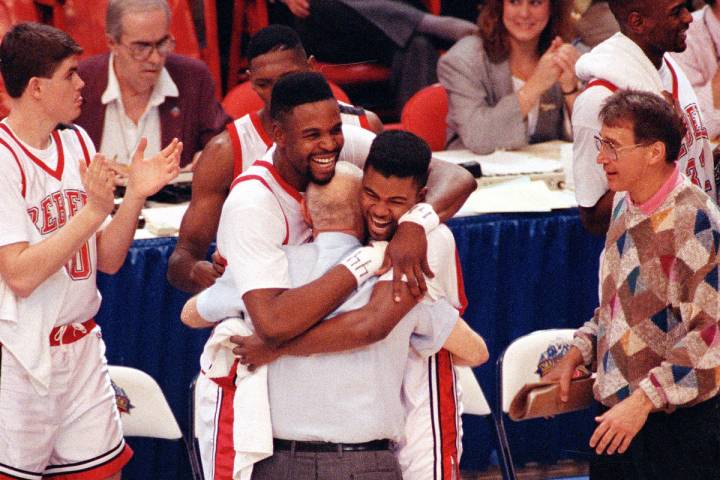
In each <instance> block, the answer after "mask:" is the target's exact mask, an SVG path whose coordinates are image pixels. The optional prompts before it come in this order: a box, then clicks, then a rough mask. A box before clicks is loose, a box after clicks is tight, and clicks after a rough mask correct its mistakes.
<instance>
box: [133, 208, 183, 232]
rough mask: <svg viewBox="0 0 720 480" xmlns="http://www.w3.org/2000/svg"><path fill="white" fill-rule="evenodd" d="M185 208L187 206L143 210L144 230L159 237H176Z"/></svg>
mask: <svg viewBox="0 0 720 480" xmlns="http://www.w3.org/2000/svg"><path fill="white" fill-rule="evenodd" d="M187 207H188V206H187V205H173V206H172V207H159V208H143V211H142V214H143V217H145V228H146V229H147V230H148V231H150V232H151V233H153V234H154V235H157V236H159V237H169V236H172V235H177V233H178V231H179V230H180V222H182V218H183V215H185V211H186V210H187Z"/></svg>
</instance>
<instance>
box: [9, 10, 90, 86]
mask: <svg viewBox="0 0 720 480" xmlns="http://www.w3.org/2000/svg"><path fill="white" fill-rule="evenodd" d="M82 51H83V50H82V48H81V47H80V45H78V44H77V42H75V40H73V38H72V37H71V36H70V35H68V34H67V33H65V32H63V31H62V30H58V29H57V28H55V27H51V26H49V25H43V24H41V23H34V22H23V23H18V24H17V25H15V26H14V27H12V28H11V29H10V31H8V32H7V33H6V34H5V37H3V40H2V44H0V72H2V76H3V81H4V82H5V90H7V93H8V95H10V96H11V97H13V98H19V97H20V96H22V94H23V92H24V91H25V88H26V87H27V85H28V82H29V81H30V79H31V78H32V77H44V78H50V77H52V75H53V73H55V70H56V69H57V67H58V66H59V65H60V64H61V63H62V62H63V60H65V59H66V58H68V57H71V56H73V55H79V54H81V53H82Z"/></svg>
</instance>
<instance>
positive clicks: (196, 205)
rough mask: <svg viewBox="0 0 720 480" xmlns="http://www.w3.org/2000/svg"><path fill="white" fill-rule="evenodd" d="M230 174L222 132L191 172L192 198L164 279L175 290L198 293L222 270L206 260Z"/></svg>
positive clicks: (229, 150) (230, 162) (227, 138)
mask: <svg viewBox="0 0 720 480" xmlns="http://www.w3.org/2000/svg"><path fill="white" fill-rule="evenodd" d="M232 174H233V158H232V147H231V145H230V136H229V134H228V133H227V131H225V132H223V133H220V134H218V135H216V136H215V137H214V138H213V139H212V140H211V141H210V142H209V143H208V144H207V145H206V146H205V149H204V150H203V151H202V154H201V155H200V158H199V159H198V163H197V165H196V167H195V171H194V173H193V182H192V198H191V199H190V205H189V206H188V209H187V211H186V212H185V216H184V217H183V219H182V223H181V224H180V231H179V233H178V241H177V245H176V246H175V251H174V252H173V253H172V255H171V256H170V260H169V264H168V273H167V278H168V281H169V282H170V284H171V285H173V286H174V287H175V288H178V289H180V290H183V291H185V292H190V293H197V292H199V291H200V290H202V289H204V288H207V287H209V286H210V285H212V283H213V282H214V281H215V279H216V278H217V277H219V276H220V275H222V270H223V269H222V267H220V266H219V265H217V264H215V263H210V262H208V261H206V260H205V258H206V255H207V250H208V247H209V246H210V243H211V242H212V241H213V240H214V239H215V234H216V233H217V228H218V223H219V221H220V212H221V211H222V205H223V202H224V201H225V197H227V192H228V188H229V187H230V183H231V182H232Z"/></svg>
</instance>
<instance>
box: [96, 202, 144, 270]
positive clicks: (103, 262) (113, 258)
mask: <svg viewBox="0 0 720 480" xmlns="http://www.w3.org/2000/svg"><path fill="white" fill-rule="evenodd" d="M144 205H145V197H138V196H135V195H132V194H131V193H130V192H128V193H127V194H126V195H125V197H124V198H123V202H122V204H120V208H118V211H117V212H116V213H115V215H114V216H113V219H112V220H111V221H110V223H109V224H108V226H107V227H105V228H104V229H103V230H102V231H101V232H100V235H99V236H98V242H97V248H98V255H97V257H98V270H99V271H101V272H103V273H109V274H113V273H116V272H117V271H118V270H120V267H122V265H123V263H124V262H125V257H126V256H127V252H128V250H129V249H130V245H132V242H133V239H134V238H135V229H136V228H137V219H138V215H140V210H142V208H143V206H144Z"/></svg>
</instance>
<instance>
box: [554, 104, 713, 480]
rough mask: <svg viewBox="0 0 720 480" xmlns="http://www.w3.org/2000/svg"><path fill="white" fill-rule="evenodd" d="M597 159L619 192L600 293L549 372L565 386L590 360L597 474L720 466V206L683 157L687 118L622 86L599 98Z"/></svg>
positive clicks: (662, 475) (684, 474)
mask: <svg viewBox="0 0 720 480" xmlns="http://www.w3.org/2000/svg"><path fill="white" fill-rule="evenodd" d="M600 121H601V124H602V127H601V129H600V134H599V135H597V136H596V137H595V144H596V146H597V149H598V151H597V158H596V162H597V163H598V164H599V165H600V166H601V167H602V169H603V172H604V174H605V177H606V179H607V184H608V188H609V189H610V191H611V192H612V194H613V198H612V208H611V211H612V214H611V218H610V228H609V229H608V233H607V237H606V239H605V249H604V251H603V255H602V257H601V261H600V275H599V276H600V305H599V307H598V308H597V309H596V310H595V314H594V315H593V317H592V318H591V319H590V320H589V321H587V322H586V323H585V324H584V325H583V326H582V327H580V328H579V329H578V330H577V332H576V333H575V339H574V341H573V347H572V348H571V349H570V350H569V352H568V353H567V355H565V356H564V357H563V358H562V360H560V362H558V364H557V365H556V367H555V368H554V369H553V370H551V371H550V372H549V373H548V375H546V376H545V378H544V380H555V381H558V382H559V383H560V400H561V401H566V400H567V398H568V392H569V384H570V379H571V377H572V374H573V372H574V371H575V368H576V367H577V366H578V365H581V364H584V365H591V364H592V365H593V366H594V367H595V368H596V369H597V377H596V380H595V385H594V388H593V392H594V396H595V399H596V400H597V401H598V402H599V403H600V407H599V408H600V412H599V413H600V414H599V416H597V417H595V421H596V422H597V427H596V429H595V431H594V433H593V434H592V436H591V437H590V439H589V444H590V447H591V448H592V449H593V450H595V456H594V457H593V458H592V460H591V462H590V479H591V480H598V479H600V480H606V479H607V480H623V479H627V480H630V479H640V478H647V479H650V478H652V479H681V478H687V479H693V480H699V479H707V480H710V479H713V480H715V479H718V478H720V460H718V456H717V452H719V451H720V433H718V424H719V423H720V396H718V391H719V390H720V328H719V325H718V321H719V320H720V289H719V280H718V278H719V277H718V274H719V273H720V210H718V207H717V205H716V204H715V201H714V199H712V198H711V197H710V196H708V195H707V194H706V193H705V192H704V191H703V190H702V189H701V188H700V187H698V186H697V185H695V184H694V183H693V182H692V180H691V179H690V178H689V177H688V176H685V174H684V172H683V169H682V167H681V166H680V163H679V162H677V161H676V160H675V159H676V158H677V157H678V153H679V152H680V151H681V149H682V148H683V143H682V138H683V136H684V133H685V126H684V124H683V120H682V119H681V118H680V116H679V115H678V112H677V111H676V110H674V109H673V107H671V106H670V105H669V104H668V103H667V102H666V101H665V100H663V99H662V98H661V97H660V96H658V95H655V94H653V93H649V92H639V91H632V90H620V91H618V93H615V94H614V95H612V96H611V97H609V98H608V99H607V101H606V102H605V103H604V106H603V107H602V110H600Z"/></svg>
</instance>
